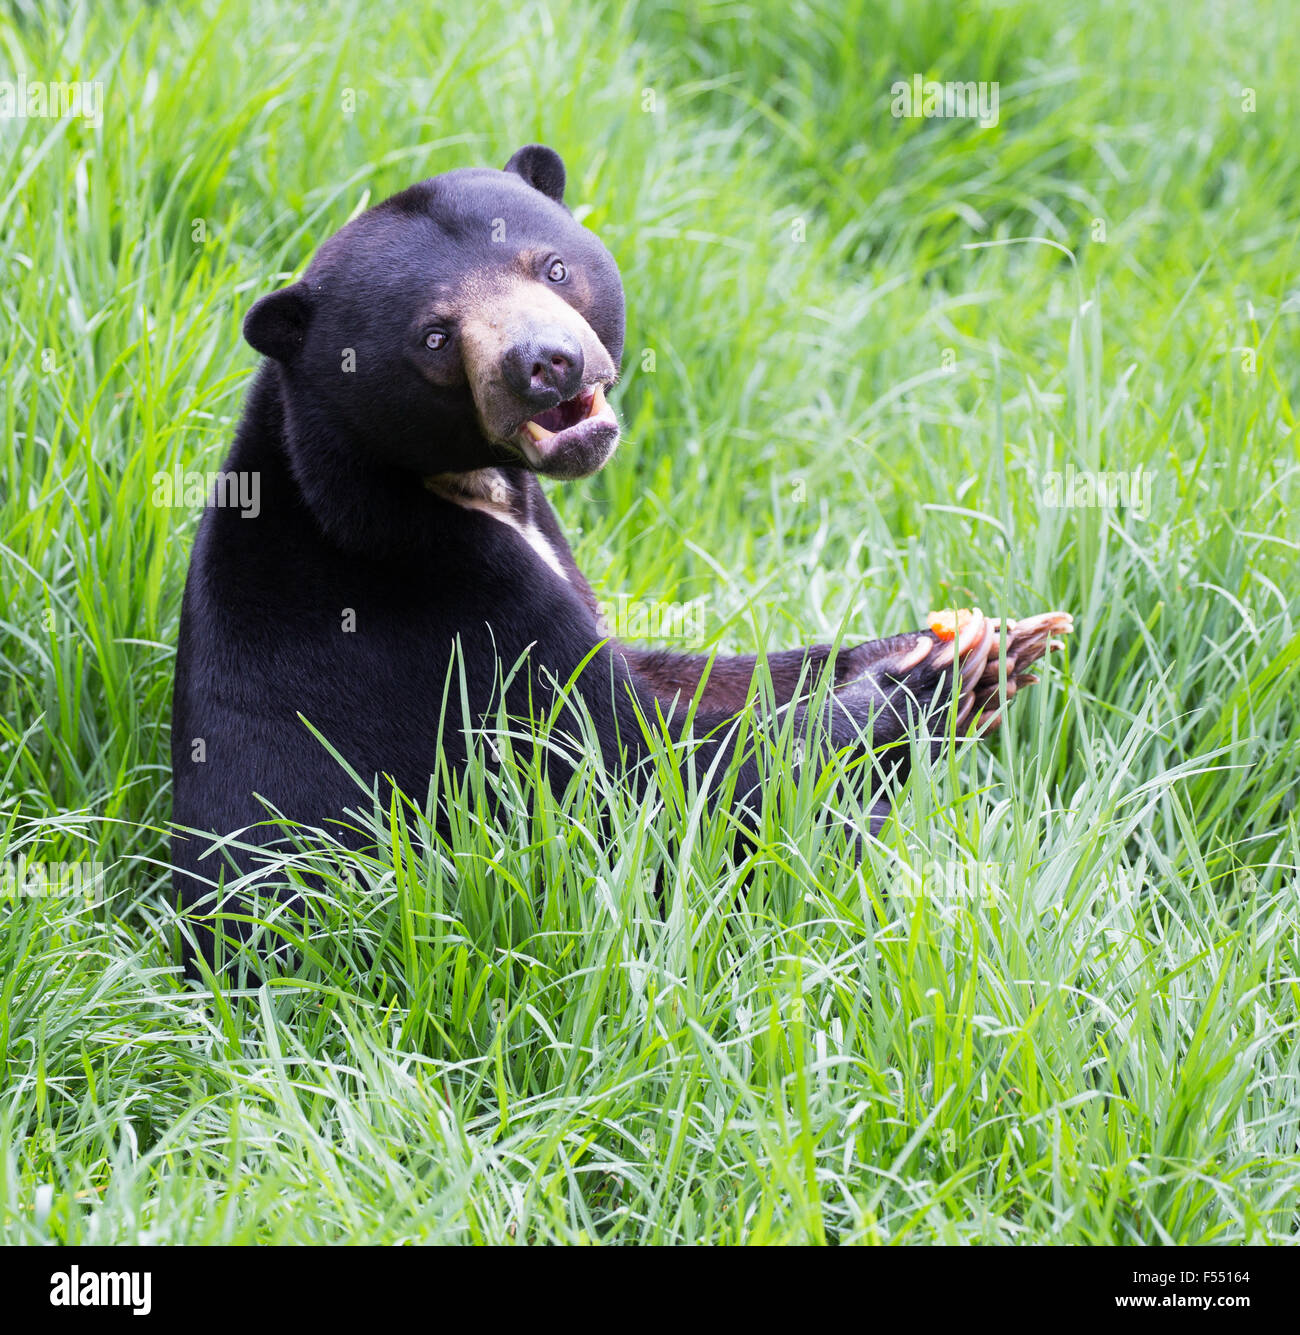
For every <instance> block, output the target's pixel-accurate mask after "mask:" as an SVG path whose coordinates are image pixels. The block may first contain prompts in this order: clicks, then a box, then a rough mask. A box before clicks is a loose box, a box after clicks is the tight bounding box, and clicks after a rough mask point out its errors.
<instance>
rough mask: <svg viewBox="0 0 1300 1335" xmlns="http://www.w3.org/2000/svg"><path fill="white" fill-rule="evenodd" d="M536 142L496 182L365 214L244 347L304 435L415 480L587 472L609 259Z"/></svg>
mask: <svg viewBox="0 0 1300 1335" xmlns="http://www.w3.org/2000/svg"><path fill="white" fill-rule="evenodd" d="M564 182H565V172H564V164H563V162H561V160H560V158H559V155H558V154H556V153H555V152H554V151H553V150H551V149H549V148H545V147H543V146H541V145H538V144H532V145H529V146H528V147H526V148H521V149H520V150H519V152H517V153H516V154H515V155H514V156H513V157H512V158H511V159H510V161H509V162H508V163H507V164H506V167H505V170H504V171H494V170H491V169H487V168H465V169H461V170H458V171H450V172H447V173H445V174H444V175H442V176H435V177H432V178H431V179H429V180H427V181H422V182H420V183H419V184H418V185H414V186H412V187H411V188H410V189H408V190H404V191H402V193H401V194H398V195H394V196H393V197H392V198H391V199H387V200H385V201H384V202H383V203H382V204H379V205H376V206H375V207H374V208H372V209H369V210H367V211H366V212H365V213H363V214H361V215H359V216H358V217H357V218H355V219H354V220H353V221H352V222H350V223H349V224H348V225H347V226H346V227H344V228H343V229H342V230H341V231H340V232H338V233H337V234H336V235H335V236H333V237H331V238H330V239H329V240H328V241H326V242H325V244H324V245H323V246H322V247H321V248H320V250H319V251H318V252H317V254H316V256H315V258H314V259H313V260H312V262H311V264H310V265H309V266H308V268H307V270H306V272H305V273H304V275H303V277H302V279H301V280H300V281H299V282H296V283H294V284H293V285H292V286H290V287H286V288H282V289H281V290H280V291H278V292H272V293H270V294H269V295H268V296H265V297H262V298H261V300H260V301H258V302H257V303H256V304H255V305H254V306H253V308H252V309H251V310H250V311H249V313H248V316H247V318H246V320H245V321H244V336H245V337H246V338H247V340H248V341H249V343H251V344H252V345H253V347H254V348H256V349H257V351H258V352H260V353H262V354H263V355H264V356H266V357H269V358H272V359H273V360H274V361H275V362H277V363H278V364H279V366H280V369H281V373H282V375H283V377H284V383H285V384H286V385H287V387H288V403H287V411H288V412H289V414H290V417H291V418H292V417H294V416H295V415H297V417H298V418H299V419H300V420H299V422H298V423H297V424H296V425H297V427H299V428H300V429H301V430H303V431H308V432H311V431H313V430H319V429H321V428H322V427H323V425H324V424H326V423H328V425H329V429H330V431H331V432H332V433H333V434H335V437H336V438H342V439H345V440H346V442H347V447H348V448H349V449H350V450H352V451H355V452H356V454H357V455H358V456H360V458H361V459H364V460H368V461H373V462H374V463H376V464H378V465H381V466H388V467H390V468H395V469H400V470H409V471H410V472H411V473H412V474H415V475H418V476H430V475H433V474H441V473H449V472H463V471H467V470H470V469H475V468H484V467H489V466H493V465H500V464H510V463H513V464H518V465H523V466H526V467H528V468H531V469H532V470H533V471H535V472H537V473H544V474H547V475H549V476H551V477H562V478H571V477H581V476H584V475H586V474H588V473H593V472H595V471H596V470H597V469H599V468H600V467H601V466H602V465H603V464H604V463H605V462H606V461H607V460H608V459H609V457H610V455H611V454H612V453H613V451H614V447H615V446H616V445H617V443H618V435H619V428H618V422H617V420H616V418H615V416H614V413H613V410H612V409H611V408H610V407H609V405H608V404H607V403H606V402H605V391H606V389H607V388H608V387H609V385H610V384H611V383H612V382H613V381H614V379H615V377H616V376H617V374H618V365H619V360H620V358H621V357H622V352H623V287H622V283H621V281H620V279H619V273H618V267H617V266H616V265H615V263H614V260H613V257H612V256H611V255H610V253H609V252H608V251H607V250H606V249H605V247H604V246H603V245H602V244H601V243H600V241H598V240H597V238H596V237H595V236H594V235H593V234H592V233H591V232H589V231H588V230H587V229H586V228H585V227H583V226H582V225H581V224H580V223H578V222H577V221H576V220H575V219H574V217H573V215H572V214H571V213H570V212H569V210H568V208H567V207H566V206H565V204H564Z"/></svg>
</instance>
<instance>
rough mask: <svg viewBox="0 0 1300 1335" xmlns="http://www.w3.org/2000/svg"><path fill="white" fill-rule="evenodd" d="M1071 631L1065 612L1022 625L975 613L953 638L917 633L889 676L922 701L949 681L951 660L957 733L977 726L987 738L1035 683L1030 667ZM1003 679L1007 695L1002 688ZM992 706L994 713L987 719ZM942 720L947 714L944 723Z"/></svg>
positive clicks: (1061, 644) (1071, 623)
mask: <svg viewBox="0 0 1300 1335" xmlns="http://www.w3.org/2000/svg"><path fill="white" fill-rule="evenodd" d="M1073 628H1074V621H1073V618H1072V617H1071V616H1070V614H1069V613H1068V612H1040V613H1039V614H1038V615H1036V616H1032V617H1026V618H1024V619H1023V620H1021V621H1012V620H1007V621H1005V622H1004V621H1003V620H1001V619H1000V618H993V617H986V616H985V615H984V614H983V613H982V612H980V611H979V609H978V608H977V609H975V610H974V611H973V612H972V613H971V615H970V617H969V619H968V620H967V621H966V624H965V625H963V626H962V627H961V628H960V633H959V634H958V635H957V636H955V637H954V638H953V639H950V640H944V639H942V638H940V637H939V636H937V635H935V634H934V633H933V632H932V631H930V630H922V631H917V632H916V637H917V638H916V643H915V645H914V646H913V647H912V648H911V649H909V650H908V651H907V652H906V653H904V654H902V655H900V657H899V658H898V659H897V660H896V661H895V663H894V664H892V665H891V667H892V668H893V671H892V672H891V674H890V675H892V676H894V677H895V679H896V680H897V681H899V683H900V685H902V686H903V687H904V688H905V689H906V690H907V691H908V693H909V694H910V695H911V696H912V697H913V698H914V699H916V700H917V701H923V700H924V699H925V698H926V696H927V695H928V694H931V693H933V691H934V690H935V688H936V686H937V685H938V681H939V679H940V677H942V676H949V677H951V674H952V670H953V661H954V659H955V660H956V678H957V692H958V696H957V705H956V726H957V730H958V731H959V732H966V731H968V730H969V729H970V728H971V726H972V725H974V724H976V723H978V727H979V731H980V732H981V733H986V732H989V731H991V730H992V729H993V728H996V727H997V726H998V724H999V723H1000V722H1001V721H1002V711H1003V710H1004V709H1005V708H1006V703H1007V701H1009V700H1011V699H1012V697H1013V696H1014V695H1015V694H1016V692H1017V691H1019V690H1020V689H1021V688H1022V687H1026V686H1033V685H1034V684H1035V683H1036V682H1037V681H1038V680H1039V678H1038V676H1037V674H1035V673H1033V672H1031V671H1030V670H1029V669H1030V668H1031V667H1032V666H1033V664H1034V663H1036V662H1037V661H1038V660H1039V659H1040V658H1042V656H1043V655H1044V654H1045V653H1050V652H1051V651H1052V650H1054V649H1061V648H1064V641H1063V640H1061V639H1060V638H1059V637H1060V636H1062V635H1068V634H1069V633H1070V631H1071V630H1072V629H1073ZM1004 676H1005V679H1006V689H1005V693H1003V692H1002V691H1001V689H1000V687H1001V681H1002V678H1003V677H1004ZM990 705H996V709H995V711H994V712H993V713H992V714H987V713H986V712H985V711H986V710H987V709H988V707H989V706H990ZM946 717H947V715H946V713H945V714H944V715H943V718H944V719H945V721H946ZM935 721H936V722H938V718H936V720H935Z"/></svg>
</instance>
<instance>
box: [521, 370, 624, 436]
mask: <svg viewBox="0 0 1300 1335" xmlns="http://www.w3.org/2000/svg"><path fill="white" fill-rule="evenodd" d="M605 406H606V405H605V387H604V386H603V385H601V384H595V385H590V386H588V387H587V388H586V389H583V390H579V392H578V393H577V394H575V395H574V396H573V398H571V399H565V401H564V402H563V403H557V404H556V405H555V407H554V408H548V409H547V410H546V411H545V412H544V413H538V414H537V415H536V416H535V417H530V418H529V419H528V421H526V422H525V423H524V429H525V430H526V431H527V432H528V434H529V435H530V436H531V437H532V438H533V439H534V440H536V441H543V440H548V439H549V438H550V437H551V436H555V435H558V434H559V433H560V432H561V431H567V430H568V429H569V428H570V427H571V426H577V425H578V423H579V422H585V421H586V420H587V418H589V417H599V416H600V415H601V413H603V412H604V411H605Z"/></svg>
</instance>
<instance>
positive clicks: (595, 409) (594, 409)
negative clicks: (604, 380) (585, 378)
mask: <svg viewBox="0 0 1300 1335" xmlns="http://www.w3.org/2000/svg"><path fill="white" fill-rule="evenodd" d="M604 411H605V387H604V385H601V384H597V386H596V388H595V389H594V390H592V392H591V411H590V412H589V413H588V414H587V416H588V417H599V416H600V414H601V413H603V412H604Z"/></svg>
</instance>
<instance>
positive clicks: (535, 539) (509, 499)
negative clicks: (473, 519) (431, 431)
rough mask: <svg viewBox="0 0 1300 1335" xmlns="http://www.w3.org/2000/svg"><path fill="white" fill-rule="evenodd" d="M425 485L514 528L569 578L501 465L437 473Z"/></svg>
mask: <svg viewBox="0 0 1300 1335" xmlns="http://www.w3.org/2000/svg"><path fill="white" fill-rule="evenodd" d="M424 485H425V487H426V488H427V489H428V490H429V491H431V492H432V493H433V494H434V495H435V496H439V497H441V498H442V499H443V500H444V501H450V502H451V504H452V505H458V506H460V508H461V509H462V510H477V511H478V512H479V513H480V514H485V515H487V516H488V517H489V518H491V519H495V520H496V521H497V522H498V523H500V524H505V525H507V526H508V527H510V528H512V529H514V531H515V532H516V533H518V534H519V536H520V537H521V538H523V540H524V541H525V542H526V543H527V544H528V545H529V546H530V547H531V548H532V549H533V551H534V552H536V553H537V555H538V556H540V557H541V559H542V560H543V561H544V562H545V563H546V564H547V565H548V566H549V567H550V568H551V569H552V570H554V571H555V573H556V574H557V575H559V577H560V578H561V579H562V580H565V581H566V582H567V581H568V578H569V575H568V572H567V571H566V570H565V569H564V566H563V565H562V564H561V562H560V558H559V555H558V554H557V553H556V550H555V548H554V547H552V546H551V544H550V543H549V542H548V541H547V539H546V535H545V534H544V533H543V532H542V531H541V529H539V528H538V527H537V525H536V524H535V523H533V521H532V519H531V518H530V517H529V516H528V514H527V512H526V511H524V510H523V508H522V507H521V505H520V500H519V497H518V496H517V494H516V492H515V490H514V488H513V487H512V486H511V485H510V483H509V481H508V480H507V479H506V478H505V476H504V475H503V474H502V473H501V472H500V470H499V469H496V468H476V469H474V471H473V472H470V473H438V474H436V475H434V476H433V477H427V478H425V479H424Z"/></svg>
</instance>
